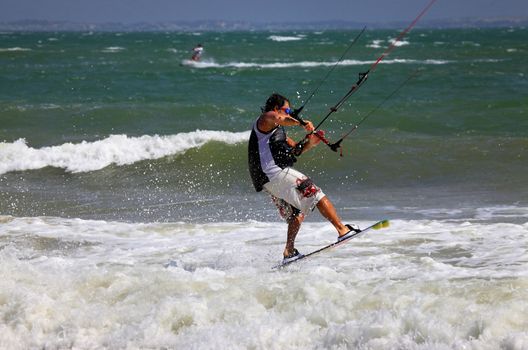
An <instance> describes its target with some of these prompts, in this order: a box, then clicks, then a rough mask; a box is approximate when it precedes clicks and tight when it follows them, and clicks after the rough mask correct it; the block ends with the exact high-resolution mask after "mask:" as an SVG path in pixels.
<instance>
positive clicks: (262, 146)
mask: <svg viewBox="0 0 528 350" xmlns="http://www.w3.org/2000/svg"><path fill="white" fill-rule="evenodd" d="M286 140H287V138H286V131H285V130H284V127H282V126H277V127H276V128H274V129H273V130H271V131H269V132H267V133H263V132H261V131H260V130H259V129H258V126H257V122H255V124H253V129H252V130H251V136H250V137H249V146H248V163H249V173H250V174H251V180H252V181H253V186H255V190H256V191H257V192H260V191H262V189H263V187H264V184H265V183H267V182H269V181H270V179H271V178H272V177H273V176H275V175H277V174H278V173H280V172H281V170H282V169H284V168H287V167H290V166H292V165H293V163H295V162H296V161H297V159H296V158H295V156H294V154H293V148H292V147H290V146H289V145H288V143H287V141H286Z"/></svg>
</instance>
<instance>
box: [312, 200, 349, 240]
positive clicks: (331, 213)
mask: <svg viewBox="0 0 528 350" xmlns="http://www.w3.org/2000/svg"><path fill="white" fill-rule="evenodd" d="M317 209H319V212H320V213H321V215H323V216H324V217H325V218H326V219H327V220H328V221H330V222H331V223H332V225H334V227H335V228H336V230H337V233H338V234H339V237H341V236H343V235H344V234H346V233H347V232H348V231H350V230H349V228H348V227H346V226H345V225H344V224H343V223H342V222H341V219H340V218H339V216H338V215H337V212H336V210H335V207H334V205H333V204H332V202H330V200H329V199H328V198H327V197H326V196H324V197H323V198H321V200H319V202H318V203H317Z"/></svg>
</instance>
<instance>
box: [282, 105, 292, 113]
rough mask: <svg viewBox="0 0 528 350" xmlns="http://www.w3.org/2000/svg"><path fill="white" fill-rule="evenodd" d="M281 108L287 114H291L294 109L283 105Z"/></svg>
mask: <svg viewBox="0 0 528 350" xmlns="http://www.w3.org/2000/svg"><path fill="white" fill-rule="evenodd" d="M281 110H282V111H284V113H286V114H291V112H292V109H291V108H290V107H281Z"/></svg>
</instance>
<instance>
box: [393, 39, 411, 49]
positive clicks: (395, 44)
mask: <svg viewBox="0 0 528 350" xmlns="http://www.w3.org/2000/svg"><path fill="white" fill-rule="evenodd" d="M389 41H390V43H391V44H392V45H394V46H396V47H400V46H406V45H409V44H410V43H409V42H408V41H406V40H400V41H396V39H391V40H389Z"/></svg>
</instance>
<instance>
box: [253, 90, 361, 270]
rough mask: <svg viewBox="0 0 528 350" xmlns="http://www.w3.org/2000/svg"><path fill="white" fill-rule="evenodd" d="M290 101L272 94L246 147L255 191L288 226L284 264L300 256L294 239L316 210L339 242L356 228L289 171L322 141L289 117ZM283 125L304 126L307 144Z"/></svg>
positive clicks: (305, 180) (299, 175)
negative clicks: (265, 196)
mask: <svg viewBox="0 0 528 350" xmlns="http://www.w3.org/2000/svg"><path fill="white" fill-rule="evenodd" d="M291 112H292V110H291V108H290V102H289V101H288V99H287V98H286V97H284V96H281V95H279V94H272V95H271V96H270V97H269V98H268V100H267V101H266V105H265V106H264V107H263V108H262V114H261V115H260V116H259V117H258V118H257V120H256V121H255V123H254V124H253V128H252V130H251V136H250V138H249V146H248V163H249V172H250V175H251V179H252V181H253V186H254V187H255V190H256V191H257V192H260V191H262V190H265V191H266V192H268V193H269V194H270V195H271V198H272V200H273V202H274V203H275V205H276V206H277V208H278V209H279V213H280V215H281V216H282V217H283V218H284V219H285V220H286V222H287V223H288V235H287V239H286V246H285V248H284V252H283V255H284V260H283V261H284V262H287V261H290V260H295V259H297V258H299V257H300V256H302V255H301V254H300V253H299V252H298V251H297V249H295V237H296V236H297V233H298V232H299V229H300V228H301V223H302V222H303V220H304V217H305V215H306V214H308V213H309V212H310V211H312V210H313V209H314V208H315V207H317V209H318V210H319V212H320V213H321V214H322V215H323V216H324V217H325V218H326V219H327V220H328V221H330V223H332V225H334V227H335V229H336V230H337V233H338V238H337V239H338V241H340V240H342V239H343V238H345V236H347V234H348V233H349V232H358V231H359V228H358V227H357V226H356V225H345V224H343V223H342V222H341V219H340V218H339V216H338V215H337V213H336V210H335V207H334V205H333V204H332V202H330V200H329V199H328V198H327V197H326V195H325V194H324V193H323V191H321V189H320V188H319V187H317V186H316V185H315V184H314V183H313V182H312V180H311V179H310V178H308V177H307V176H305V175H304V174H302V173H300V172H299V171H297V170H295V169H293V168H292V166H293V163H295V162H296V161H297V158H296V157H297V156H299V155H300V154H302V153H304V152H306V151H308V150H309V149H311V148H313V147H315V146H316V145H317V144H318V143H319V142H320V141H321V140H320V138H319V137H318V136H317V135H316V134H315V133H312V132H313V131H314V126H313V123H312V122H310V121H307V120H305V121H304V122H305V123H304V125H302V124H301V122H300V121H299V120H297V119H295V118H293V117H292V116H291V115H290V114H291ZM285 126H303V127H304V129H305V130H306V131H307V132H308V133H309V134H308V135H307V142H306V143H304V144H303V143H301V142H299V143H296V142H295V141H294V140H292V139H291V138H289V137H288V136H287V135H286V131H285V129H284V127H285Z"/></svg>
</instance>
